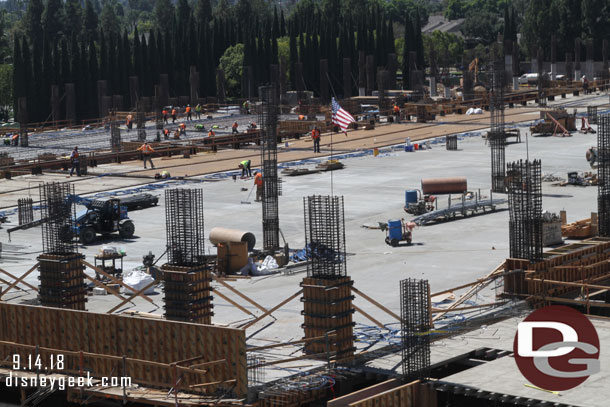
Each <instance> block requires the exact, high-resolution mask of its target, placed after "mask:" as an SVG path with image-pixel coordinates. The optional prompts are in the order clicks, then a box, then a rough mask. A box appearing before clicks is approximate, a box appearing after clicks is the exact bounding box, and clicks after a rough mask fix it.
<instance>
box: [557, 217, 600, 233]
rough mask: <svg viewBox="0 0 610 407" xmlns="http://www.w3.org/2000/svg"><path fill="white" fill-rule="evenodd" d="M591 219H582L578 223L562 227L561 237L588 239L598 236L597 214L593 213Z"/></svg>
mask: <svg viewBox="0 0 610 407" xmlns="http://www.w3.org/2000/svg"><path fill="white" fill-rule="evenodd" d="M591 215H594V216H593V218H594V219H593V222H591V218H587V219H582V220H579V221H576V222H572V223H568V224H566V225H562V226H561V236H563V237H567V238H586V237H592V236H595V235H597V214H595V213H592V214H591Z"/></svg>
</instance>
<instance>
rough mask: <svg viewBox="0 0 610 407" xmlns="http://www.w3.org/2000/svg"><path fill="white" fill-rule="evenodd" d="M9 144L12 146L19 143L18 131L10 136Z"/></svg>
mask: <svg viewBox="0 0 610 407" xmlns="http://www.w3.org/2000/svg"><path fill="white" fill-rule="evenodd" d="M11 144H12V145H14V146H16V145H19V133H15V134H13V135H12V136H11Z"/></svg>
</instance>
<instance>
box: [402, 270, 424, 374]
mask: <svg viewBox="0 0 610 407" xmlns="http://www.w3.org/2000/svg"><path fill="white" fill-rule="evenodd" d="M400 304H401V305H400V327H401V331H402V374H403V377H404V378H405V379H406V380H415V379H425V378H427V377H428V375H429V372H430V335H428V331H429V330H430V324H431V318H430V286H429V284H428V280H416V279H410V278H407V279H406V280H402V281H401V282H400Z"/></svg>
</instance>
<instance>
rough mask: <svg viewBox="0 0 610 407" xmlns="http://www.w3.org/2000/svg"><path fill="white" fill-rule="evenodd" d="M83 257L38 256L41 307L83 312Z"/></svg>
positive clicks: (85, 288) (84, 287) (70, 255)
mask: <svg viewBox="0 0 610 407" xmlns="http://www.w3.org/2000/svg"><path fill="white" fill-rule="evenodd" d="M82 259H83V255H82V254H78V253H74V254H69V255H54V254H41V255H40V256H38V261H39V266H38V270H39V272H40V277H39V278H40V287H39V293H38V297H39V299H40V302H41V304H42V305H43V306H46V307H56V308H69V309H75V310H84V309H85V303H86V302H87V286H86V285H85V274H84V269H85V267H84V266H83V264H82Z"/></svg>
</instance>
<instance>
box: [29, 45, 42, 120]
mask: <svg viewBox="0 0 610 407" xmlns="http://www.w3.org/2000/svg"><path fill="white" fill-rule="evenodd" d="M43 48H44V39H42V40H41V41H40V42H34V44H33V47H32V78H31V81H30V82H31V84H32V86H33V89H32V91H31V92H29V93H28V96H30V95H31V96H32V98H31V99H30V100H28V119H29V121H31V122H38V121H42V120H43V119H42V114H43V113H42V104H43V100H42V98H43V97H44V95H43V94H42V91H43V87H44V76H43V71H42V57H43V55H42V54H43ZM30 102H31V103H30ZM30 106H31V109H30Z"/></svg>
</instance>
